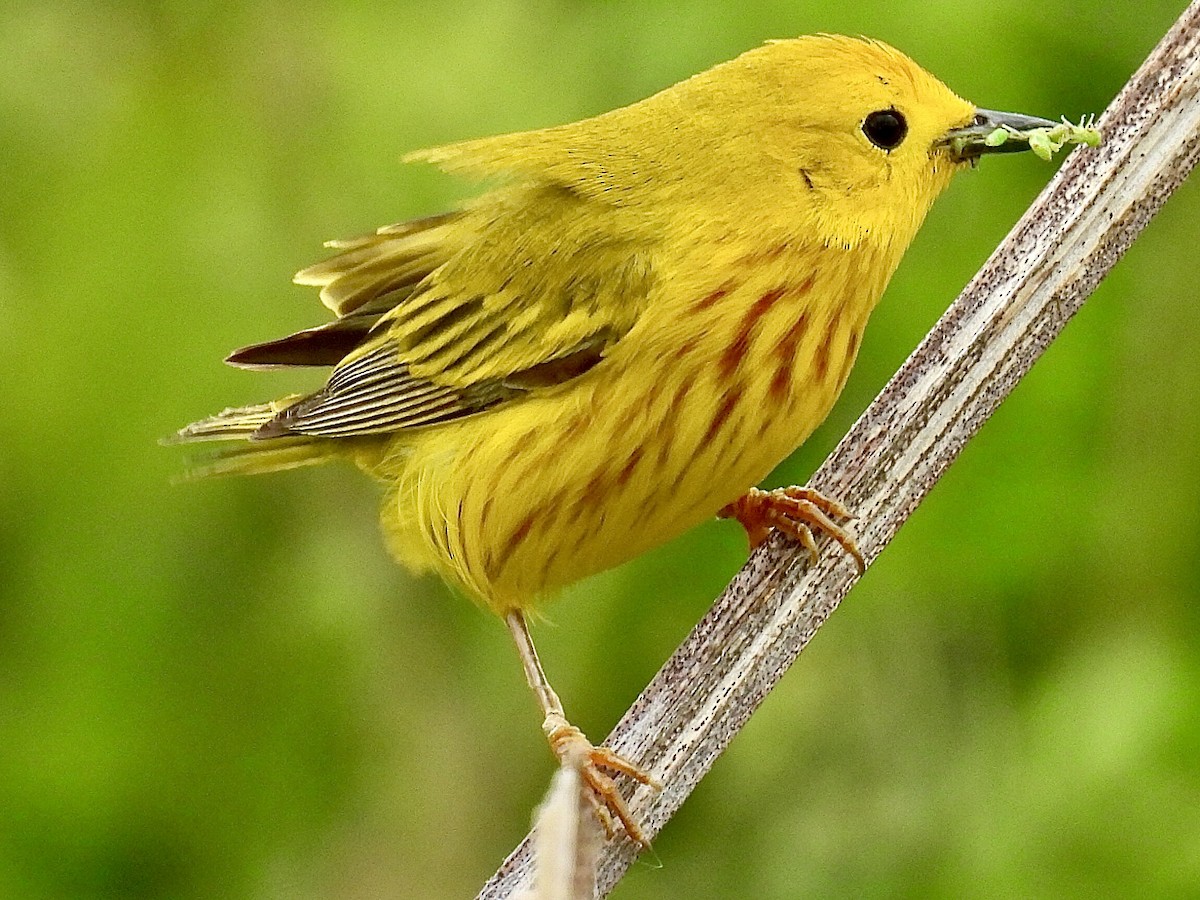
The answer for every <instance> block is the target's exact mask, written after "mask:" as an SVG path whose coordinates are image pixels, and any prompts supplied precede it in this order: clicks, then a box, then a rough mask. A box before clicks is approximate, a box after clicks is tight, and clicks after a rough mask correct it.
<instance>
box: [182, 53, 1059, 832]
mask: <svg viewBox="0 0 1200 900" xmlns="http://www.w3.org/2000/svg"><path fill="white" fill-rule="evenodd" d="M1051 125H1053V123H1051V122H1046V121H1044V120H1041V119H1033V118H1031V117H1026V116H1018V115H1012V114H1004V113H995V112H991V111H987V110H981V109H977V108H976V107H975V106H974V105H972V104H971V103H968V102H967V101H966V100H963V99H961V98H960V97H958V96H956V95H955V94H954V93H953V92H951V91H950V90H949V89H948V88H947V87H946V86H945V85H943V84H942V83H941V82H940V81H938V80H937V79H936V78H934V77H933V76H932V75H930V74H929V73H928V72H926V71H924V70H923V69H921V68H920V67H919V66H917V65H916V64H915V63H913V62H912V61H911V60H910V59H908V58H907V57H906V56H904V55H902V54H901V53H899V52H898V51H896V50H894V49H892V48H891V47H889V46H887V45H885V44H882V43H880V42H878V41H872V40H866V39H856V38H847V37H839V36H833V35H818V36H811V37H801V38H797V39H793V40H782V41H773V42H771V43H768V44H766V45H764V46H761V47H758V48H757V49H754V50H750V51H749V52H747V53H744V54H743V55H741V56H739V57H737V58H736V59H734V60H732V61H730V62H727V63H723V64H721V65H718V66H715V67H714V68H712V69H709V70H708V71H706V72H703V73H701V74H699V75H696V76H694V77H692V78H689V79H687V80H686V81H683V82H680V83H679V84H677V85H675V86H673V87H670V88H667V89H666V90H664V91H662V92H661V93H658V94H655V95H654V96H652V97H650V98H648V99H646V100H643V101H641V102H639V103H635V104H633V105H631V106H627V107H625V108H623V109H618V110H614V111H612V112H609V113H606V114H604V115H600V116H596V117H595V118H591V119H585V120H583V121H581V122H576V123H573V124H570V125H562V126H558V127H554V128H547V129H544V130H539V131H531V132H526V133H521V134H508V135H503V136H499V137H491V138H484V139H482V140H473V141H466V142H463V143H458V144H452V145H450V146H446V147H441V148H438V149H434V150H427V151H424V152H420V153H416V154H413V156H412V157H411V158H412V159H416V160H424V161H428V162H432V163H436V164H437V165H439V166H442V167H443V168H445V169H447V170H452V171H461V172H466V173H470V174H474V175H482V176H501V177H502V178H503V179H505V180H504V181H503V182H502V184H501V186H499V187H497V188H495V189H493V190H491V191H489V192H488V193H485V194H483V195H482V196H480V197H479V198H478V199H476V200H474V201H473V202H470V203H467V204H464V205H463V206H462V207H461V208H459V209H456V210H454V211H453V212H449V213H445V214H443V215H437V216H433V217H430V218H425V219H419V220H416V221H413V222H407V223H403V224H399V225H390V226H387V227H384V228H380V229H379V230H378V232H376V233H375V234H371V235H368V236H366V237H362V238H357V239H354V240H348V241H334V242H331V243H330V244H329V245H328V246H330V247H333V248H335V249H336V250H338V251H339V252H338V253H337V254H336V255H335V256H333V257H332V258H330V259H327V260H325V261H324V262H321V263H318V264H317V265H314V266H311V267H310V268H307V269H304V270H303V271H301V272H300V273H299V274H298V275H297V276H296V281H297V282H298V283H300V284H306V285H315V286H319V287H320V288H321V300H322V301H323V302H324V304H325V305H326V306H327V307H328V308H329V309H330V310H332V311H333V312H334V313H335V314H336V319H334V320H333V321H331V322H329V323H327V324H325V325H322V326H319V327H316V328H312V329H309V330H306V331H301V332H299V333H297V334H293V335H291V336H289V337H285V338H282V339H280V340H276V341H272V342H269V343H265V344H258V345H255V346H252V347H248V348H246V349H243V350H239V351H237V352H236V353H234V354H233V355H232V356H230V357H229V360H228V361H229V362H231V363H233V364H234V365H239V366H247V367H257V366H332V367H333V370H332V372H331V374H330V376H329V380H328V382H327V383H326V385H325V386H324V387H323V388H322V389H321V390H319V391H317V392H316V393H314V394H311V395H308V396H292V397H288V398H285V399H283V400H279V401H276V402H273V403H266V404H261V405H257V406H249V407H242V408H238V409H229V410H226V411H225V412H223V413H221V414H219V415H217V416H214V417H212V418H209V419H205V420H204V421H201V422H197V423H195V424H192V425H189V426H188V427H187V428H185V429H183V430H182V431H181V432H179V438H180V439H182V440H187V441H191V440H208V439H217V440H225V439H231V440H239V441H243V442H244V444H243V445H242V446H241V447H238V448H235V449H233V450H231V451H230V452H228V453H226V454H224V455H223V456H220V457H218V458H217V459H216V460H215V461H214V462H213V463H212V464H211V465H209V466H208V467H207V468H205V469H204V470H201V472H202V473H205V474H208V473H216V472H263V471H273V470H279V469H286V468H291V467H294V466H300V465H307V464H310V463H317V462H324V461H326V460H330V459H342V458H344V459H349V460H352V461H353V462H354V463H356V464H357V465H358V466H359V467H361V468H362V469H363V470H365V471H366V472H368V473H370V474H371V475H373V476H375V477H376V478H377V479H379V480H380V481H381V482H382V483H383V484H384V485H385V497H384V502H383V512H382V521H383V530H384V533H385V534H386V537H387V542H388V545H389V547H390V549H391V551H392V552H393V553H394V555H395V556H396V557H397V558H398V559H399V560H400V561H401V562H402V563H403V564H405V565H406V566H408V567H409V568H410V569H412V570H413V571H415V572H425V571H434V572H437V573H438V574H440V575H441V576H442V577H443V578H445V579H446V580H447V581H448V582H450V583H451V584H452V585H455V586H456V587H458V588H459V589H461V590H462V591H463V592H465V593H466V594H468V595H469V596H471V597H473V598H475V599H476V600H477V601H479V602H480V603H482V604H484V605H486V606H487V607H488V608H490V609H491V610H492V611H494V612H495V613H496V614H497V615H499V616H500V617H502V618H503V619H504V620H505V622H506V623H507V625H508V627H509V629H510V630H511V632H512V635H513V638H514V639H515V641H516V644H517V648H518V650H519V652H520V656H521V660H522V662H523V665H524V668H525V673H526V675H527V677H528V680H529V683H530V685H531V687H532V688H533V690H534V692H535V693H536V695H537V698H538V702H539V704H540V706H541V711H542V714H543V718H544V723H543V728H544V731H545V733H546V736H547V738H548V739H549V742H550V744H551V747H552V749H553V750H554V752H555V753H556V754H557V755H558V757H559V758H560V760H562V761H564V762H566V761H568V760H570V761H571V762H572V763H573V764H579V765H581V766H582V770H583V772H584V777H585V779H586V781H587V783H588V784H589V785H590V786H591V788H592V791H593V796H594V802H595V806H596V809H597V813H598V814H599V815H600V817H601V819H602V820H604V821H605V822H606V824H607V825H608V826H609V827H610V829H611V826H612V824H613V823H612V818H611V817H612V816H615V817H616V818H617V819H618V820H619V821H620V822H621V824H622V825H623V826H624V828H625V830H626V832H627V833H628V834H629V836H630V837H631V838H632V839H634V840H636V841H639V842H641V841H643V836H642V833H641V831H640V830H639V828H638V826H637V824H636V823H635V822H634V821H633V820H632V818H631V817H630V815H629V813H628V811H627V809H626V807H625V805H624V803H623V802H622V800H621V797H620V795H619V794H618V792H617V790H616V787H615V785H614V784H613V782H612V780H611V779H610V778H609V776H608V775H606V774H605V773H604V771H602V770H605V769H607V770H609V771H615V772H620V773H624V774H626V775H629V776H632V777H633V778H636V779H638V780H641V781H643V782H645V783H653V779H652V778H651V777H650V776H649V775H646V774H644V773H642V772H641V771H640V770H639V769H638V768H637V766H636V765H634V764H632V763H631V762H628V761H626V760H623V759H620V758H619V757H617V756H615V755H614V754H612V753H611V752H609V751H606V750H605V749H603V748H598V747H594V746H593V745H592V744H591V743H589V742H588V741H587V739H586V738H585V737H584V736H583V735H582V734H581V733H580V732H579V730H578V729H576V728H574V727H573V726H572V725H571V724H570V723H569V721H568V719H567V717H566V715H565V714H564V712H563V707H562V704H561V703H560V702H559V699H558V697H557V695H556V694H555V693H554V691H553V689H552V688H551V687H550V684H549V682H548V681H547V679H546V676H545V674H544V673H543V671H542V667H541V665H540V663H539V661H538V658H537V655H536V653H535V651H534V647H533V643H532V641H531V640H530V636H529V632H528V629H527V627H526V614H527V612H528V611H529V610H530V609H531V608H533V607H535V606H536V605H537V604H538V603H539V602H540V601H542V600H543V599H545V598H547V597H548V596H550V595H552V594H553V593H554V591H555V590H556V589H558V588H560V587H562V586H564V585H567V584H569V583H571V582H573V581H576V580H578V579H580V578H582V577H584V576H587V575H591V574H593V573H596V572H599V571H602V570H604V569H607V568H609V567H611V566H615V565H618V564H619V563H622V562H625V561H626V560H628V559H630V558H632V557H634V556H637V555H638V554H640V553H642V552H644V551H646V550H648V549H650V548H652V547H655V546H657V545H659V544H662V543H664V542H665V541H668V540H670V539H671V538H673V537H675V536H677V535H679V534H680V533H682V532H683V531H686V530H687V529H689V528H691V527H692V526H694V525H697V524H698V523H700V522H703V521H704V520H706V519H709V518H712V517H713V516H723V517H732V518H736V519H738V520H739V521H740V522H741V523H742V524H743V525H744V526H745V527H746V529H747V532H748V533H749V535H750V539H751V543H752V544H757V543H759V542H761V541H762V540H763V539H764V538H765V537H766V536H767V534H768V533H769V531H770V529H771V528H772V527H775V528H779V529H781V530H783V531H785V532H786V533H788V534H790V535H792V536H793V537H795V538H797V539H799V540H801V541H803V542H804V544H805V545H806V546H808V547H809V548H810V550H812V551H814V552H815V543H814V540H813V534H812V532H813V530H815V531H817V532H823V533H825V534H827V535H829V536H831V537H832V538H834V539H835V540H836V541H838V542H839V543H840V544H841V545H842V546H843V547H844V548H845V549H846V551H847V552H848V553H849V554H850V555H851V556H853V557H854V558H855V559H856V561H857V562H858V565H859V566H860V567H861V566H862V558H861V556H860V555H859V554H858V551H857V548H855V546H854V543H853V540H852V539H851V537H850V536H849V535H848V534H847V533H846V532H845V531H844V530H843V529H842V527H841V526H839V525H838V524H836V522H835V521H834V520H835V519H837V518H841V517H844V516H845V515H846V511H845V510H844V509H842V508H841V507H840V506H839V505H838V504H837V503H835V502H833V501H832V500H828V499H826V498H824V497H822V496H820V495H819V494H816V493H815V492H812V491H809V490H807V489H803V488H788V489H784V490H780V491H772V492H765V491H759V490H757V489H756V488H755V485H756V484H757V483H758V482H759V481H760V480H762V479H763V478H764V477H765V476H766V475H767V474H768V473H769V472H770V471H771V470H772V469H773V468H774V467H775V466H776V465H778V463H779V462H780V461H781V460H783V459H784V458H785V457H786V456H787V455H788V454H790V453H791V452H792V451H793V450H795V449H796V447H798V446H799V445H800V444H801V442H803V441H804V440H805V438H807V437H808V435H809V434H810V433H811V432H812V431H813V429H814V428H816V426H817V425H818V424H820V422H821V421H822V420H823V419H824V418H825V416H826V414H827V413H828V412H829V409H830V407H831V406H832V405H833V403H834V401H835V400H836V399H837V397H838V394H839V393H840V392H841V390H842V387H843V385H844V384H845V382H846V377H847V375H848V374H849V372H850V368H851V366H852V365H853V363H854V358H855V354H856V353H857V351H858V348H859V343H860V340H861V338H862V333H863V329H864V328H865V327H866V324H867V318H868V317H869V316H870V314H871V310H872V309H873V308H874V307H875V304H876V302H877V301H878V300H879V297H880V295H881V294H882V293H883V290H884V287H885V286H886V285H887V283H888V279H889V278H890V277H891V275H892V272H893V271H894V270H895V268H896V266H897V264H898V263H899V262H900V257H901V256H902V255H903V253H904V251H905V249H906V248H907V247H908V245H909V243H910V241H911V240H912V238H913V236H914V235H915V234H916V232H917V229H918V227H919V226H920V225H921V222H922V220H923V219H924V218H925V214H926V213H927V212H928V210H929V208H930V205H931V204H932V203H933V201H934V199H935V198H936V197H937V196H938V195H939V194H940V193H941V192H942V191H943V190H944V189H945V187H946V186H947V185H948V184H949V183H950V180H951V178H952V177H953V176H954V174H955V173H956V172H958V171H959V170H961V169H963V168H964V167H966V166H967V165H969V164H970V163H972V162H973V161H974V160H975V158H976V157H977V156H978V155H979V154H982V153H988V152H995V151H1008V150H1014V149H1024V148H1025V147H1027V146H1028V144H1027V143H1023V142H1021V141H1020V140H1008V141H1006V142H1005V143H1003V144H1000V145H999V146H992V145H991V144H990V143H989V144H985V143H984V138H985V136H987V135H988V134H990V133H992V132H994V131H995V130H996V129H998V128H1002V127H1007V128H1010V129H1017V130H1022V129H1030V128H1038V127H1046V126H1051Z"/></svg>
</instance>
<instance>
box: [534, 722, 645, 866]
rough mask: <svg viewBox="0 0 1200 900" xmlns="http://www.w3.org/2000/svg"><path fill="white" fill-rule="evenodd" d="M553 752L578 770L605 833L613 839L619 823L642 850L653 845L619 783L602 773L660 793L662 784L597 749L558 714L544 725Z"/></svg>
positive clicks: (616, 756)
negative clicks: (615, 774) (617, 775)
mask: <svg viewBox="0 0 1200 900" xmlns="http://www.w3.org/2000/svg"><path fill="white" fill-rule="evenodd" d="M542 727H543V729H544V730H545V732H546V738H547V740H549V742H550V749H551V750H553V751H554V755H555V756H557V757H558V759H559V763H560V764H561V765H563V766H572V767H574V768H575V769H577V770H578V771H579V774H580V776H581V777H582V778H583V783H584V784H585V785H586V787H587V798H588V802H589V803H591V806H592V811H593V812H594V813H595V814H596V818H597V819H599V820H600V824H601V825H602V826H603V827H604V833H605V835H606V836H607V837H609V838H611V837H612V836H613V835H614V834H616V823H617V822H620V823H621V827H622V828H624V829H625V833H626V834H627V835H629V839H630V840H632V841H633V842H634V843H635V844H640V845H641V846H642V847H643V848H645V847H649V846H650V841H649V840H647V838H646V836H645V834H644V833H643V832H642V829H641V826H639V825H638V823H637V821H636V820H635V819H634V818H633V816H632V815H631V814H630V812H629V807H628V806H626V805H625V800H624V798H623V797H622V796H621V792H620V791H619V790H617V785H616V783H615V782H614V781H613V780H612V778H611V777H609V776H608V775H607V774H605V772H604V771H602V770H607V771H608V772H616V773H619V774H621V775H627V776H629V777H630V778H632V779H633V780H634V781H637V782H640V783H641V784H644V785H648V786H649V787H652V788H654V789H655V790H658V789H660V788H661V787H662V785H661V784H659V782H658V781H657V780H656V779H654V778H652V777H651V776H649V775H647V774H646V773H645V772H643V771H642V770H641V769H640V768H638V767H637V766H635V765H634V764H633V763H631V762H629V761H628V760H626V759H624V758H623V757H621V756H618V755H617V754H616V753H614V752H613V751H611V750H609V749H608V748H607V747H596V746H594V745H593V744H592V742H591V741H589V740H588V739H587V738H586V737H585V736H584V734H583V732H582V731H580V730H579V729H578V728H576V727H575V726H574V725H572V724H571V723H570V722H568V721H567V720H566V719H565V718H563V717H562V716H559V715H554V714H551V715H549V716H547V717H546V721H545V723H544V724H543V726H542Z"/></svg>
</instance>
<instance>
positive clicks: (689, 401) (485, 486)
mask: <svg viewBox="0 0 1200 900" xmlns="http://www.w3.org/2000/svg"><path fill="white" fill-rule="evenodd" d="M826 337H828V336H826ZM834 343H836V345H837V346H836V349H835V350H834V351H829V350H826V351H823V352H824V354H825V355H824V356H822V355H821V353H819V352H816V351H812V352H810V349H806V348H804V347H800V348H797V349H796V352H794V353H793V354H792V356H791V357H789V358H788V359H787V360H786V361H785V362H786V363H787V366H788V369H787V371H786V372H783V371H782V370H781V369H780V368H779V363H778V361H776V362H775V363H773V362H772V359H771V358H770V357H769V356H768V355H764V354H759V355H760V357H762V358H752V357H753V354H751V355H750V356H748V357H747V359H745V360H743V361H742V362H741V365H740V366H739V371H740V372H741V375H738V376H737V377H732V378H731V377H728V376H729V375H730V373H729V372H724V373H722V371H721V370H720V368H719V367H711V366H710V367H705V368H693V367H688V366H687V365H681V366H677V367H671V366H660V367H659V368H658V369H657V370H656V371H655V373H654V377H649V374H648V373H647V372H645V371H638V370H637V369H636V368H632V367H631V368H630V369H628V370H626V371H623V372H616V373H614V372H607V373H600V372H597V374H603V375H605V376H606V377H604V378H596V379H594V383H592V384H589V385H586V386H585V385H578V384H574V385H572V384H568V385H565V386H564V387H563V388H562V389H560V390H559V391H558V392H556V393H553V394H550V395H547V396H544V397H540V398H536V399H530V400H528V401H526V402H523V403H520V404H513V405H511V406H508V407H501V408H498V409H497V410H495V411H493V412H490V413H487V414H485V415H481V416H477V417H474V418H472V419H467V420H464V421H462V422H461V423H459V424H457V425H455V426H453V427H451V428H444V429H438V430H436V431H434V430H430V431H429V432H428V433H427V434H426V435H419V434H418V436H417V438H416V439H415V440H410V441H409V442H408V443H409V449H408V450H407V451H406V453H407V456H406V460H407V461H406V463H405V472H404V475H403V476H402V477H401V478H400V479H399V487H398V490H397V493H396V494H395V495H394V497H392V498H389V503H388V506H387V508H385V513H384V523H385V529H386V531H387V532H388V534H389V536H390V537H391V538H392V540H391V543H392V546H393V548H394V549H396V550H397V551H398V555H399V556H400V557H401V558H402V560H405V561H408V562H410V563H413V562H416V563H417V564H418V565H420V566H421V567H423V568H429V567H432V568H434V569H436V570H438V571H440V573H441V574H442V575H443V576H446V577H448V578H449V579H450V580H451V581H453V582H455V583H457V584H459V585H460V586H462V587H463V588H464V589H465V590H466V591H467V592H468V593H470V594H472V595H474V596H475V597H477V598H478V599H480V600H482V601H483V602H485V603H486V604H487V605H489V606H491V607H493V608H495V609H497V610H498V611H503V610H505V609H509V608H514V607H518V608H520V607H528V606H530V605H532V604H534V603H535V602H536V601H537V600H538V599H540V598H541V597H543V596H544V595H546V594H547V593H549V592H552V591H553V590H554V589H556V588H559V587H562V586H564V585H566V584H569V583H571V582H573V581H576V580H578V579H580V578H582V577H584V576H587V575H590V574H593V573H596V572H600V571H603V570H605V569H608V568H610V567H612V566H615V565H619V564H620V563H623V562H625V561H627V560H629V559H632V558H633V557H635V556H638V555H639V554H641V553H643V552H645V551H646V550H649V549H651V548H653V547H655V546H658V545H660V544H662V543H665V542H666V541H668V540H670V539H672V538H674V537H676V536H677V535H679V534H681V533H683V532H684V531H686V530H688V529H690V528H692V527H693V526H695V525H697V524H699V523H700V522H703V521H705V520H706V519H709V518H711V517H712V516H714V515H715V514H716V513H717V511H718V510H720V509H721V507H723V506H724V505H725V504H727V503H729V502H731V501H733V500H735V499H736V498H737V497H739V496H741V495H742V494H743V493H745V492H746V491H747V490H748V489H749V488H750V487H752V486H753V485H755V484H756V483H758V482H759V481H761V480H762V479H763V478H764V477H765V476H766V475H767V474H768V473H769V472H770V471H771V469H773V468H774V467H775V466H776V465H778V464H779V462H781V461H782V460H783V459H784V458H785V457H786V456H787V455H788V454H789V453H791V452H792V451H793V450H794V449H795V448H796V447H797V446H798V445H799V444H800V443H801V442H802V441H803V440H804V439H805V438H806V437H807V436H808V435H809V433H811V431H812V430H813V429H814V428H815V427H816V426H817V425H818V424H819V423H820V422H821V420H823V419H824V417H825V415H826V414H827V413H828V411H829V408H830V407H831V406H832V404H833V402H834V400H835V399H836V397H837V394H838V392H839V391H840V389H841V385H842V383H844V380H845V375H846V373H847V372H848V370H849V364H850V362H852V360H853V354H854V350H855V349H856V348H857V335H856V334H855V335H853V336H850V335H846V336H845V337H844V338H842V339H840V343H838V342H834ZM821 346H822V347H824V346H825V345H824V343H822V345H821ZM776 356H777V354H776ZM682 362H686V360H683V361H682ZM734 374H736V373H734Z"/></svg>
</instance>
